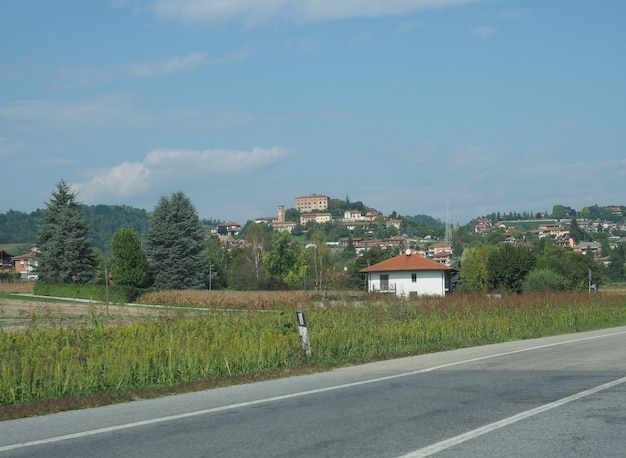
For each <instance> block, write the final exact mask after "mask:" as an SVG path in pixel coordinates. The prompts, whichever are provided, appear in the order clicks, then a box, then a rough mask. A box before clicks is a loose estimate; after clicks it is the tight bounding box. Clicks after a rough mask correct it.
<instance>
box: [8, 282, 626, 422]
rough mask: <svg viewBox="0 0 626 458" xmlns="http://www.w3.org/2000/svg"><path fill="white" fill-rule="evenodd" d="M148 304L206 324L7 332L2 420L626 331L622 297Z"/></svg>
mask: <svg viewBox="0 0 626 458" xmlns="http://www.w3.org/2000/svg"><path fill="white" fill-rule="evenodd" d="M140 301H141V302H145V303H150V304H160V305H167V306H172V307H178V308H179V310H180V309H182V308H194V309H201V312H198V313H195V314H194V315H193V316H189V315H184V314H180V315H177V314H175V313H167V314H165V313H160V314H158V315H156V316H152V317H150V318H149V319H147V318H145V317H144V318H142V319H141V320H137V321H133V322H127V321H125V322H120V323H116V324H110V321H108V320H104V319H101V317H100V316H97V314H94V316H93V319H91V320H84V321H82V322H81V324H77V325H73V326H57V327H48V326H42V325H40V324H39V323H38V317H37V314H34V315H33V316H32V317H31V319H30V323H29V326H28V327H27V328H26V329H24V330H20V331H12V330H6V329H5V330H2V331H1V332H0V419H2V418H8V416H7V415H8V414H7V415H5V416H4V417H3V415H2V411H3V409H4V411H5V412H9V411H10V409H15V408H16V407H19V406H35V405H41V404H42V403H46V402H47V403H50V402H52V401H55V400H56V401H57V404H55V407H54V408H55V409H57V410H62V409H64V408H75V407H76V405H77V404H76V403H71V402H65V403H63V402H62V401H63V400H70V399H72V400H76V399H91V400H92V402H93V403H95V404H101V403H106V402H114V401H115V400H118V399H119V400H127V399H128V397H124V396H122V395H121V394H122V393H135V394H134V395H133V396H143V395H146V393H149V392H150V390H152V391H153V392H154V391H155V390H157V391H158V390H163V389H168V390H169V391H167V392H168V393H169V392H176V388H175V387H196V388H202V387H206V386H209V385H207V384H206V383H205V384H202V382H203V381H204V382H206V381H228V380H235V381H237V380H239V381H241V380H242V379H241V378H242V377H244V381H245V380H250V379H254V377H255V374H264V376H265V377H277V376H284V375H289V374H291V373H294V372H298V371H311V370H322V369H327V368H330V367H338V366H342V365H349V364H357V363H363V362H367V361H374V360H381V359H387V358H392V357H401V356H407V355H415V354H421V353H427V352H433V351H439V350H447V349H453V348H460V347H467V346H474V345H483V344H489V343H495V342H504V341H510V340H518V339H528V338H534V337H541V336H548V335H555V334H564V333H574V332H580V331H587V330H591V329H598V328H603V327H612V326H619V325H626V296H624V295H621V294H607V295H605V294H591V295H590V294H587V293H581V294H553V295H550V294H542V295H511V296H503V297H501V298H488V297H486V296H484V295H475V296H472V295H449V296H447V297H445V298H433V297H416V298H411V299H399V298H396V297H390V296H385V295H365V294H362V293H352V294H348V293H345V294H343V295H338V296H331V297H330V298H328V299H325V300H322V298H321V297H319V295H318V296H316V295H315V294H314V293H311V292H302V291H301V292H222V291H203V292H200V291H187V292H184V291H171V292H155V293H150V294H148V295H146V296H144V297H142V298H141V300H140ZM85 307H86V309H85V310H86V313H88V308H87V307H88V306H85ZM296 310H302V311H304V312H305V314H306V318H307V325H308V334H309V338H310V342H311V348H312V356H310V357H306V356H305V354H304V352H303V349H302V346H301V342H300V336H299V333H298V326H297V321H296V314H295V312H296ZM0 313H1V307H0ZM245 377H248V379H245ZM199 383H200V385H198V384H199ZM172 390H173V391H172ZM137 393H143V394H137ZM93 399H99V400H98V401H93ZM48 410H51V408H50V409H48ZM11 412H13V413H12V414H11V415H13V416H15V415H17V414H15V412H16V411H15V410H12V411H11ZM23 412H26V414H28V412H31V413H32V412H39V411H38V410H37V409H36V408H31V409H30V410H28V409H25V410H23Z"/></svg>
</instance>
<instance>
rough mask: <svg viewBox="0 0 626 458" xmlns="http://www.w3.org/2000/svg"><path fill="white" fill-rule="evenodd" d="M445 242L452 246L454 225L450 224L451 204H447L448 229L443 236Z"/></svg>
mask: <svg viewBox="0 0 626 458" xmlns="http://www.w3.org/2000/svg"><path fill="white" fill-rule="evenodd" d="M443 241H444V242H445V243H447V244H448V245H452V224H451V223H450V204H449V203H448V202H446V229H445V232H444V234H443Z"/></svg>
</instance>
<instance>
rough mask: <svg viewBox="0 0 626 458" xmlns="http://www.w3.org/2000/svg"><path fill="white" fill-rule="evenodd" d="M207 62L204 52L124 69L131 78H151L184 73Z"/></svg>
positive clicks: (143, 63)
mask: <svg viewBox="0 0 626 458" xmlns="http://www.w3.org/2000/svg"><path fill="white" fill-rule="evenodd" d="M206 60H207V53H206V52H192V53H190V54H187V55H186V56H183V57H170V58H168V59H159V60H156V61H151V62H138V63H135V64H131V65H129V66H127V67H126V68H125V72H124V73H127V74H128V76H130V77H131V78H153V77H158V76H165V75H171V74H173V73H184V72H189V71H191V70H194V69H196V68H197V67H199V66H201V65H202V64H204V63H205V62H206Z"/></svg>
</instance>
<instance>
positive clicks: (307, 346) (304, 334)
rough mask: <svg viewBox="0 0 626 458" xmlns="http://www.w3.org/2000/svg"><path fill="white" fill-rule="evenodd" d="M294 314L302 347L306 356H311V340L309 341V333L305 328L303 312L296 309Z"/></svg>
mask: <svg viewBox="0 0 626 458" xmlns="http://www.w3.org/2000/svg"><path fill="white" fill-rule="evenodd" d="M296 316H297V317H298V331H300V339H301V340H302V348H304V352H305V353H306V355H307V356H311V342H310V341H309V333H308V331H307V328H306V319H305V318H304V312H303V311H301V310H296Z"/></svg>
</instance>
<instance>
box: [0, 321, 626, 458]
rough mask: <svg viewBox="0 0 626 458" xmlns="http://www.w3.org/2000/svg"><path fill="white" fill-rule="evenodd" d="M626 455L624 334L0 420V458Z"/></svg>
mask: <svg viewBox="0 0 626 458" xmlns="http://www.w3.org/2000/svg"><path fill="white" fill-rule="evenodd" d="M432 454H434V455H436V456H438V457H439V456H441V457H472V456H476V457H515V456H520V457H521V456H523V457H548V456H549V457H573V456H581V457H583V456H584V457H587V456H602V457H608V456H611V457H619V456H625V457H626V327H622V328H613V329H607V330H602V331H595V332H590V333H580V334H573V335H566V336H558V337H551V338H544V339H534V340H527V341H520V342H511V343H505V344H497V345H488V346H484V347H475V348H467V349H462V350H455V351H449V352H442V353H435V354H430V355H424V356H416V357H410V358H402V359H397V360H391V361H384V362H379V363H373V364H367V365H363V366H354V367H349V368H344V369H339V370H334V371H331V372H327V373H322V374H314V375H307V376H300V377H292V378H288V379H281V380H275V381H267V382H261V383H254V384H249V385H241V386H234V387H228V388H220V389H215V390H209V391H204V392H200V393H192V394H185V395H179V396H171V397H167V398H162V399H155V400H146V401H136V402H132V403H127V404H119V405H113V406H107V407H102V408H96V409H88V410H83V411H75V412H64V413H60V414H54V415H48V416H42V417H36V418H26V419H21V420H13V421H5V422H0V457H5V456H15V457H26V456H31V457H35V456H36V457H47V458H49V457H63V458H67V457H117V456H119V457H151V458H152V457H154V458H156V457H172V456H176V457H281V456H284V457H293V456H299V457H342V456H344V457H356V456H358V457H420V456H430V455H432Z"/></svg>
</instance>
